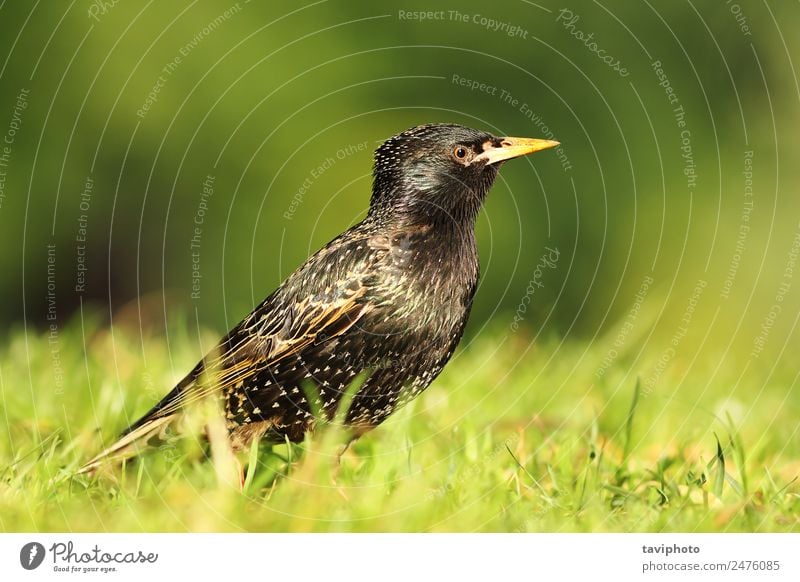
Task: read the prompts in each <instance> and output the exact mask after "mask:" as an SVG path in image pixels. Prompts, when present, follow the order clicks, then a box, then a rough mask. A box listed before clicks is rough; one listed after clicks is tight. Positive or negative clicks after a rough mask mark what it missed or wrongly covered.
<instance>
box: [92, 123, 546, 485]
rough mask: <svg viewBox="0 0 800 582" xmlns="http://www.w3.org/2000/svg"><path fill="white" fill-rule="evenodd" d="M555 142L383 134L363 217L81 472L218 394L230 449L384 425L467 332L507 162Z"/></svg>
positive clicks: (442, 127) (425, 132) (444, 127)
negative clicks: (489, 215) (490, 210)
mask: <svg viewBox="0 0 800 582" xmlns="http://www.w3.org/2000/svg"><path fill="white" fill-rule="evenodd" d="M558 145H560V144H559V142H557V141H553V140H549V139H532V138H516V137H496V136H495V135H493V134H491V133H487V132H485V131H480V130H476V129H471V128H468V127H464V126H462V125H456V124H448V123H432V124H426V125H419V126H416V127H413V128H410V129H408V130H406V131H403V132H401V133H399V134H397V135H395V136H393V137H391V138H389V139H388V140H386V141H385V142H384V143H383V144H382V145H381V146H379V147H378V148H377V149H376V150H375V155H374V165H373V185H372V194H371V198H370V203H369V209H368V211H367V213H366V216H365V218H364V219H363V220H362V221H360V222H359V223H357V224H356V225H355V226H353V227H351V228H349V229H348V230H346V231H345V232H343V233H342V234H340V235H339V236H337V237H336V238H334V239H333V240H332V241H331V242H329V243H328V244H327V245H325V246H324V247H322V248H321V249H320V250H319V251H317V252H316V253H315V254H313V255H312V256H311V257H310V258H309V259H307V260H306V262H305V263H303V264H302V265H301V266H300V267H299V268H298V269H297V270H295V271H294V272H293V273H292V274H291V275H289V277H287V278H286V280H285V281H284V282H283V283H282V284H281V285H280V286H279V287H278V288H277V289H276V290H275V291H274V292H273V293H272V294H270V295H269V296H267V297H266V299H264V300H263V301H262V302H261V303H260V304H259V305H258V306H257V307H256V308H255V309H254V310H253V311H252V312H251V313H250V314H249V315H248V316H247V317H245V318H244V319H243V320H242V321H241V322H240V323H239V324H237V325H236V326H235V327H234V328H233V329H232V330H231V331H230V332H229V333H228V334H227V335H225V336H224V337H223V338H222V339H221V340H220V341H219V343H218V344H217V345H216V347H215V348H214V349H212V350H211V351H210V352H209V353H208V354H207V355H206V356H205V357H204V358H203V359H202V360H201V361H200V362H199V363H198V364H197V365H196V366H195V367H194V368H193V369H192V370H191V371H190V372H189V373H188V374H187V375H186V376H185V377H184V378H183V379H182V380H181V381H180V382H178V384H177V385H176V386H175V387H174V388H173V389H172V390H171V391H170V392H169V393H168V394H167V395H166V396H164V398H163V399H161V400H160V401H159V402H158V403H157V404H155V406H153V407H152V408H151V409H150V410H149V411H148V412H147V413H146V414H145V415H144V416H142V417H141V418H140V419H139V420H137V421H136V422H134V423H133V424H132V425H131V426H130V427H129V428H127V429H126V430H125V431H124V432H123V433H122V434H121V436H120V437H119V438H118V439H117V440H116V441H115V442H114V443H113V444H111V445H110V446H109V447H107V448H106V449H105V450H103V451H102V452H100V453H99V454H98V455H97V456H95V457H94V458H92V459H91V460H90V461H88V462H87V463H85V464H84V465H83V467H82V468H81V469H80V470H79V473H87V472H92V471H94V470H95V469H97V468H98V467H99V466H100V465H101V464H102V463H104V462H105V461H107V460H111V459H121V458H127V457H130V456H133V455H134V454H135V453H136V452H137V450H138V449H137V447H136V445H137V443H140V442H142V441H145V442H146V441H147V440H148V439H150V438H152V437H153V436H154V435H155V434H157V433H160V432H161V431H163V430H164V428H165V427H167V426H168V425H170V424H172V423H173V422H174V421H175V420H176V419H177V418H178V417H179V416H180V415H181V414H182V413H183V412H184V411H185V409H186V408H187V407H188V406H190V405H192V404H193V403H196V402H198V401H201V400H203V399H205V398H209V397H211V398H216V399H218V400H219V401H220V410H221V411H223V412H224V420H225V426H226V428H227V434H228V439H229V442H230V446H231V448H232V450H233V451H240V450H244V449H246V448H247V447H248V446H250V445H252V443H253V442H254V441H257V440H258V441H266V442H268V443H280V442H286V441H287V440H288V441H291V442H300V441H302V440H303V439H304V438H305V435H306V433H308V432H312V431H313V430H314V428H315V427H317V426H318V425H320V423H325V422H330V421H331V420H332V419H334V418H338V419H341V421H342V422H343V424H344V425H345V427H346V428H347V430H349V431H350V434H352V435H353V438H358V437H360V436H361V435H363V434H364V433H365V432H367V431H369V430H371V429H373V428H375V427H376V426H378V425H379V424H381V423H382V422H383V421H384V420H386V418H388V417H389V416H390V415H391V414H392V413H393V412H395V411H396V410H398V409H399V408H400V407H402V406H403V405H404V404H406V403H407V402H409V401H410V400H411V399H413V398H415V397H416V396H418V395H419V394H420V393H421V392H422V391H423V390H425V389H426V388H427V387H428V386H429V385H430V384H431V382H433V380H434V379H435V378H436V377H437V376H438V375H439V373H440V372H441V371H442V369H443V368H444V366H445V364H447V362H448V361H449V360H450V358H451V357H452V355H453V352H454V350H455V349H456V346H457V345H458V343H459V341H460V340H461V337H462V335H463V333H464V329H465V326H466V323H467V320H468V318H469V314H470V310H471V308H472V304H473V298H474V295H475V291H476V288H477V284H478V278H479V258H478V249H477V245H476V238H475V224H476V219H477V217H478V215H479V212H480V210H481V208H482V205H483V203H484V201H485V199H486V196H487V194H488V192H489V190H490V188H491V187H492V184H493V183H494V181H495V179H496V177H497V175H498V171H499V169H500V166H501V165H502V164H503V162H505V161H507V160H510V159H512V158H517V157H520V156H524V155H527V154H531V153H533V152H537V151H540V150H544V149H547V148H552V147H556V146H558ZM354 382H358V385H357V386H356V388H355V389H354V391H353V393H352V394H350V395H349V398H347V399H345V398H344V396H345V395H346V394H349V393H348V390H349V389H350V387H351V386H353V385H354ZM345 400H347V402H346V406H347V409H346V410H339V405H340V404H341V403H343V402H345Z"/></svg>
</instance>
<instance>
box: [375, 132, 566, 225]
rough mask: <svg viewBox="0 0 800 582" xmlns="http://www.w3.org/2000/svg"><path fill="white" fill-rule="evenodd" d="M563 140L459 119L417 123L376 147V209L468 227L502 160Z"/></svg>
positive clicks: (415, 218) (388, 213)
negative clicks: (510, 133) (498, 131)
mask: <svg viewBox="0 0 800 582" xmlns="http://www.w3.org/2000/svg"><path fill="white" fill-rule="evenodd" d="M557 145H559V144H558V142H557V141H550V140H545V139H528V138H516V137H496V136H494V135H491V134H489V133H486V132H484V131H479V130H477V129H471V128H469V127H464V126H461V125H454V124H431V125H420V126H418V127H413V128H411V129H408V130H406V131H404V132H403V133H400V134H398V135H396V136H394V137H392V138H390V139H388V140H386V141H385V142H384V143H383V145H381V146H380V147H379V148H378V149H377V150H375V168H374V184H373V188H372V200H371V202H370V213H371V214H373V215H394V214H397V213H399V214H400V215H401V216H403V217H404V218H405V219H407V220H411V221H414V222H417V221H421V222H433V223H450V224H454V225H457V226H459V227H463V226H465V224H464V223H465V221H467V222H469V223H473V222H474V220H475V217H476V216H477V214H478V211H479V210H480V207H481V204H482V203H483V201H484V199H485V198H486V194H487V193H488V191H489V188H491V186H492V183H493V182H494V179H495V178H496V177H497V172H498V170H499V168H500V165H501V164H502V162H504V161H505V160H509V159H511V158H516V157H519V156H524V155H526V154H530V153H533V152H536V151H539V150H543V149H547V148H551V147H555V146H557Z"/></svg>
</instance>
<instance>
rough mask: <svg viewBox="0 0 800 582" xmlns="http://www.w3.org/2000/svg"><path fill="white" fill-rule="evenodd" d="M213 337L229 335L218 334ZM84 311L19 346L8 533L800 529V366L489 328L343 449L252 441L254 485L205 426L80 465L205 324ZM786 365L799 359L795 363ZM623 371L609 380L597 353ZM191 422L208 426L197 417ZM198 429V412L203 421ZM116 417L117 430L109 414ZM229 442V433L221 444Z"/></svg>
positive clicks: (6, 397) (6, 379)
mask: <svg viewBox="0 0 800 582" xmlns="http://www.w3.org/2000/svg"><path fill="white" fill-rule="evenodd" d="M199 335H200V343H201V344H202V345H203V346H205V347H207V346H210V345H211V344H210V342H211V341H212V340H213V338H214V337H215V334H212V333H207V332H203V333H201V334H199ZM169 337H170V340H169V343H167V341H166V340H165V337H164V335H163V334H158V333H155V332H147V331H145V334H144V335H143V336H140V333H139V327H138V325H135V326H130V327H129V326H126V325H124V324H122V325H115V326H114V327H113V328H112V329H109V328H106V327H104V326H102V325H100V324H98V323H97V322H94V321H84V322H80V321H75V322H73V323H71V324H69V325H67V326H65V327H63V328H62V329H61V330H60V332H59V336H58V344H57V345H58V348H59V352H58V358H59V364H60V366H61V369H62V370H63V379H62V381H61V382H58V381H56V379H55V378H54V359H53V358H54V355H53V351H52V348H53V345H52V344H49V343H48V341H47V337H46V336H45V335H44V334H41V335H31V334H28V335H27V336H26V335H25V334H23V333H21V332H17V333H12V335H11V340H10V342H9V343H8V345H7V346H6V347H5V348H3V349H2V351H0V395H1V396H2V398H1V399H0V404H1V405H2V411H0V412H2V414H0V423H2V432H3V437H2V438H1V439H0V530H3V531H468V532H472V531H510V532H524V531H546V532H563V531H621V532H628V531H692V532H694V531H800V483H798V480H797V476H798V474H800V461H799V460H798V459H800V438H798V434H797V430H798V427H797V424H798V423H797V419H798V418H799V417H800V415H799V414H798V406H799V405H798V402H797V401H798V398H797V389H796V388H795V387H794V381H795V377H796V370H795V369H794V366H792V365H790V364H787V363H784V364H782V365H777V366H775V368H774V369H773V371H772V374H771V376H769V381H768V382H766V383H765V381H764V378H763V377H759V375H758V374H756V373H751V374H746V375H743V376H742V375H741V374H740V370H739V369H738V368H737V367H736V366H735V362H736V359H735V358H733V357H728V358H725V359H724V360H723V362H728V364H725V365H722V366H719V365H718V363H717V362H708V363H707V364H706V365H702V364H701V363H698V362H695V363H694V365H691V361H692V359H691V358H692V356H693V354H692V352H691V351H690V350H688V349H687V350H686V352H687V353H686V355H685V356H681V355H680V353H683V352H679V355H678V356H676V358H675V359H673V361H672V362H671V363H670V365H669V366H668V367H667V368H666V369H665V370H664V372H663V374H661V376H660V377H659V379H658V382H657V384H656V385H655V386H654V387H652V389H650V390H645V389H643V388H642V387H641V386H642V385H641V384H639V383H637V377H638V376H642V377H646V374H648V373H650V371H651V370H652V369H653V367H654V366H655V365H656V362H657V360H658V358H659V356H660V355H661V354H662V353H663V345H661V344H658V343H657V342H652V343H651V344H650V345H649V346H650V347H648V348H647V349H646V350H645V353H641V354H640V353H639V347H640V346H639V345H635V342H633V341H632V342H631V347H630V350H629V352H630V353H621V354H620V355H619V357H617V358H616V359H615V360H614V361H613V362H612V363H611V364H610V366H607V365H603V363H602V361H603V358H604V357H605V356H606V355H607V353H608V349H609V346H610V343H609V342H610V341H613V334H612V335H610V336H609V338H606V339H599V340H597V341H595V342H594V343H592V344H578V343H560V342H557V341H552V340H551V341H546V340H541V339H539V340H537V341H536V342H533V338H532V337H530V336H529V335H526V333H525V332H524V331H519V332H517V333H510V332H509V331H508V330H507V329H505V328H495V329H494V330H491V329H490V330H483V331H481V333H479V334H478V337H477V338H476V339H474V340H473V341H471V342H469V343H468V345H465V346H463V348H462V349H461V350H460V351H459V352H458V355H457V356H456V358H455V359H454V360H453V361H452V362H451V364H450V365H449V366H448V367H447V368H446V370H445V372H444V373H443V375H442V376H441V377H440V378H439V379H438V380H437V381H436V382H435V383H434V385H433V386H431V387H430V388H429V389H428V391H427V392H426V393H425V394H423V395H422V397H420V398H418V399H417V400H416V401H415V402H413V403H412V404H411V405H409V406H408V407H406V408H405V409H403V410H402V411H401V412H399V413H398V414H396V415H395V416H394V417H392V418H391V420H390V421H388V422H387V423H385V424H384V425H382V426H381V427H379V428H378V429H377V430H375V431H373V432H372V433H370V434H368V435H366V436H365V437H363V438H362V439H360V440H359V441H357V442H356V443H355V444H354V445H353V446H352V447H351V448H350V450H348V451H347V453H346V454H345V455H344V457H343V458H342V461H341V465H337V464H336V462H335V457H336V450H337V447H338V436H339V435H338V434H337V431H335V430H327V431H324V432H323V433H322V434H321V435H317V436H315V437H314V438H312V439H309V440H307V442H305V443H304V444H302V445H295V446H292V447H288V446H286V445H281V446H275V447H272V448H271V449H270V448H268V447H264V446H262V447H260V448H258V449H253V450H251V451H250V452H249V454H247V455H245V456H244V458H243V461H244V462H248V461H249V463H250V465H251V466H257V470H255V471H249V472H248V475H247V482H246V484H245V487H244V490H243V491H240V488H239V487H238V486H235V485H231V483H230V479H229V478H228V476H227V475H228V473H226V471H225V466H226V455H225V454H224V449H223V452H222V453H220V452H219V451H214V453H213V454H212V455H211V458H210V459H209V458H207V455H206V447H205V446H204V445H203V444H202V442H201V440H200V439H198V438H194V437H192V436H189V437H187V438H184V439H182V440H180V441H177V442H170V443H168V444H167V445H166V446H165V447H162V448H161V449H160V450H154V451H152V452H150V453H148V454H146V455H145V456H144V457H143V458H142V460H141V461H139V462H132V463H129V464H128V465H127V466H126V467H124V468H122V467H116V468H113V469H112V470H110V471H107V472H106V473H105V474H104V475H101V476H97V477H95V478H87V477H75V478H72V477H69V475H70V471H71V470H74V469H75V468H76V467H77V466H79V464H80V463H81V462H82V461H84V460H86V459H87V458H88V457H90V456H91V455H92V454H94V453H95V452H96V451H97V450H98V449H99V448H100V447H101V446H102V444H104V443H106V442H107V441H108V440H109V439H110V438H111V437H113V435H114V434H115V433H116V432H117V431H119V430H120V429H122V428H124V426H125V425H126V424H127V422H128V421H130V420H133V419H134V417H135V416H136V415H137V414H139V413H141V412H143V411H145V410H146V409H147V408H148V407H149V406H150V405H151V404H153V402H154V401H155V400H156V399H157V398H158V397H159V396H160V395H161V394H162V393H163V392H165V391H166V389H167V388H168V387H170V386H171V385H172V384H173V383H174V382H175V381H176V380H177V379H178V378H179V377H180V375H181V374H182V373H183V372H185V371H186V370H188V369H189V367H190V366H191V365H192V364H193V363H194V360H195V359H196V357H197V355H198V354H199V353H200V352H201V347H199V345H198V334H196V333H189V332H187V331H184V332H183V333H177V334H176V333H172V334H170V336H169ZM779 364H780V363H779ZM601 367H603V369H605V373H604V374H602V375H601V376H599V377H598V374H597V373H596V372H597V370H598V369H600V368H601ZM189 424H192V423H191V422H190V423H189ZM194 426H195V427H196V426H197V423H196V422H195V423H194ZM98 427H99V429H98ZM212 448H213V447H212Z"/></svg>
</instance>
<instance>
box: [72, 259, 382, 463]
mask: <svg viewBox="0 0 800 582" xmlns="http://www.w3.org/2000/svg"><path fill="white" fill-rule="evenodd" d="M366 271H367V270H362V271H361V272H358V273H353V272H350V273H348V274H347V275H346V276H345V277H342V278H341V279H338V280H337V281H336V282H335V283H334V282H332V283H331V284H330V285H329V286H327V287H326V288H324V289H322V290H321V291H319V292H318V293H310V292H309V293H308V294H307V295H306V296H305V297H304V298H303V299H299V300H297V297H296V295H295V296H294V299H295V300H294V301H292V298H287V299H283V297H282V295H281V289H279V290H278V291H277V292H276V293H274V294H273V295H271V296H270V297H268V298H267V299H266V300H264V302H263V303H262V304H261V305H260V306H259V307H258V308H257V309H256V310H255V311H253V313H251V314H250V315H249V316H248V317H247V318H245V319H244V320H243V321H242V322H241V323H240V324H239V325H237V326H236V327H235V328H234V329H233V330H232V331H231V332H230V333H229V334H228V335H227V336H226V337H225V338H224V339H223V340H222V341H221V342H220V343H219V345H218V346H217V348H216V349H215V350H213V351H212V352H211V353H210V354H209V355H207V356H206V357H205V358H204V359H203V360H202V361H201V362H200V363H199V364H198V365H197V366H196V367H195V369H194V370H193V371H192V372H191V373H190V374H189V375H188V376H186V378H184V380H183V381H181V382H180V383H179V384H178V385H177V386H176V387H175V388H174V389H173V390H172V391H170V393H169V394H167V395H166V396H165V397H164V398H163V399H162V400H161V401H160V402H159V403H158V404H156V405H155V406H154V407H153V408H152V409H151V410H150V411H149V412H148V413H147V414H145V415H144V416H143V417H142V418H140V419H139V420H138V421H136V422H135V423H134V424H133V425H131V426H130V427H129V428H128V429H127V430H125V432H123V433H122V435H121V436H120V438H119V439H118V440H117V441H116V442H115V443H114V444H112V445H111V446H109V447H108V448H106V449H105V450H103V451H102V452H101V453H100V454H98V455H97V456H96V457H94V458H93V459H92V460H91V461H89V462H88V463H86V464H85V465H84V466H83V467H82V468H81V469H79V471H78V472H79V473H86V472H90V471H93V470H94V469H96V468H97V467H98V466H99V465H100V464H101V463H102V462H103V460H104V459H107V458H109V457H112V456H113V457H114V458H124V457H126V456H130V455H131V454H132V453H133V452H134V445H135V443H137V442H139V441H140V440H142V439H144V438H145V437H148V438H149V437H151V436H152V435H153V434H155V433H156V432H157V431H159V430H162V429H163V428H164V427H165V426H166V425H167V424H169V423H170V422H171V421H172V419H173V418H174V416H175V415H176V414H177V413H178V412H179V411H180V410H181V409H182V408H184V407H185V406H188V405H190V404H192V403H195V402H197V401H200V400H202V399H204V398H207V397H209V396H213V395H215V394H224V392H225V390H226V389H228V388H233V387H235V386H236V385H237V383H239V382H244V381H246V379H247V378H249V377H251V376H252V375H254V374H255V373H257V372H259V371H261V370H264V369H266V368H269V367H270V366H273V365H275V364H276V363H278V362H280V361H281V360H282V359H284V358H286V357H289V356H291V355H293V354H297V353H298V352H300V351H301V350H303V349H304V348H305V347H307V346H309V345H311V344H313V343H315V342H316V343H319V342H322V341H325V340H327V339H330V338H334V337H336V336H338V335H341V334H342V333H344V332H345V331H347V330H348V329H350V328H351V327H352V326H353V325H355V324H356V323H357V322H358V321H359V319H361V317H362V316H363V315H364V314H365V313H366V312H367V311H368V310H369V309H370V308H371V306H370V304H369V303H368V302H366V301H363V300H362V299H363V298H364V297H365V296H366V295H367V293H368V291H369V289H370V288H371V285H370V283H369V274H368V272H366ZM301 296H302V295H301Z"/></svg>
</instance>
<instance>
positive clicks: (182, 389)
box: [77, 362, 203, 475]
mask: <svg viewBox="0 0 800 582" xmlns="http://www.w3.org/2000/svg"><path fill="white" fill-rule="evenodd" d="M202 369H203V362H200V363H199V364H197V366H196V367H195V369H194V370H192V371H191V372H190V373H189V374H188V375H187V376H186V377H185V378H184V379H183V380H181V381H180V382H179V383H178V385H177V386H175V388H173V389H172V390H170V392H169V393H168V394H167V395H166V396H165V397H164V398H162V399H161V401H160V402H158V404H156V405H155V406H154V407H153V408H151V409H150V410H149V411H148V412H147V414H145V415H144V416H142V417H141V418H140V419H139V420H137V421H136V422H134V423H133V424H132V425H130V426H129V427H128V428H126V429H125V431H124V432H123V433H122V434H121V435H120V436H119V438H118V439H117V440H116V442H115V443H114V444H112V445H111V446H110V447H108V448H106V449H105V450H103V451H102V452H100V453H99V454H98V455H96V456H95V457H94V458H93V459H92V460H90V461H88V462H87V463H86V464H84V465H83V466H82V467H81V468H80V469H78V472H77V474H79V475H80V474H84V473H91V472H93V471H95V470H96V469H97V468H98V467H100V465H102V464H103V463H104V462H106V461H111V460H118V461H121V460H123V459H127V458H129V457H132V456H134V455H136V454H137V452H138V451H137V447H136V446H135V445H136V444H137V443H138V442H140V441H145V440H147V439H148V438H150V437H152V436H153V435H154V434H156V433H157V432H159V431H160V430H162V429H163V428H165V427H166V426H167V425H168V424H169V423H171V422H172V421H173V420H174V419H175V417H176V416H177V410H178V409H179V408H180V406H181V403H182V402H183V400H184V398H185V397H186V394H187V393H188V392H189V391H190V390H191V388H192V387H193V386H194V382H195V379H196V378H197V376H198V375H199V374H200V373H201V371H202ZM168 408H169V409H170V411H169V412H168V411H167V409H168ZM172 410H175V411H176V412H172Z"/></svg>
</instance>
